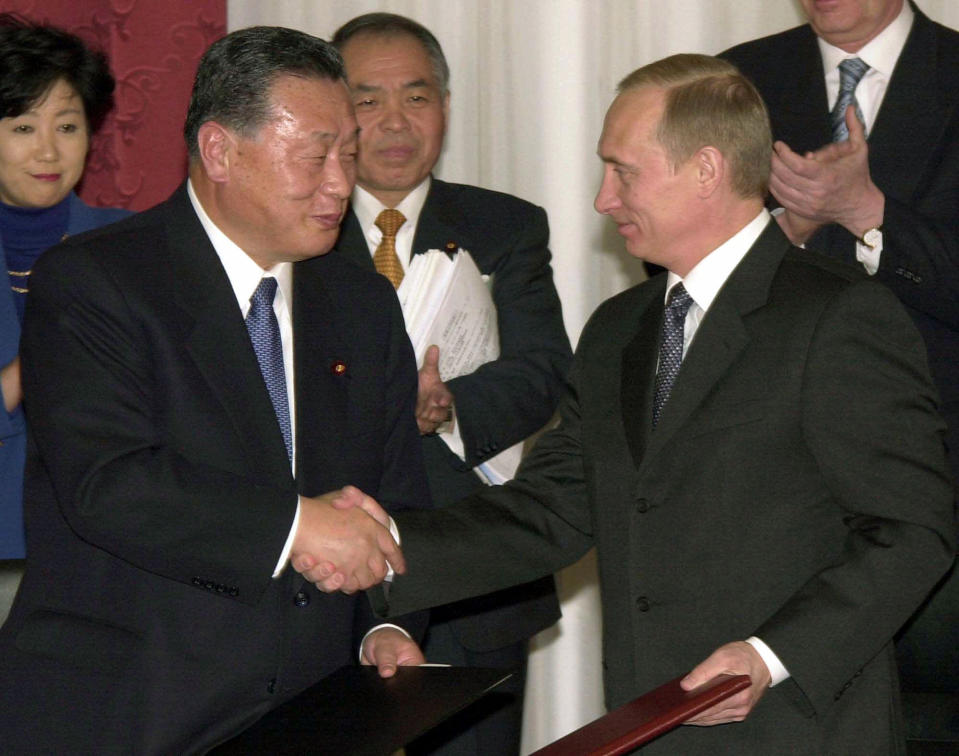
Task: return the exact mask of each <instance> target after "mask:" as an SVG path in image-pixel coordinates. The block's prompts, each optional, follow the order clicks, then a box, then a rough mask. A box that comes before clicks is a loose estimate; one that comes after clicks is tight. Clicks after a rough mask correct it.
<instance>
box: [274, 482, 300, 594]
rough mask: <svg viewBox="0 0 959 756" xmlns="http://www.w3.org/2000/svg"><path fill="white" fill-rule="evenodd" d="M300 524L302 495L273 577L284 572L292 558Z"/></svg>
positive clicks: (297, 502) (297, 503)
mask: <svg viewBox="0 0 959 756" xmlns="http://www.w3.org/2000/svg"><path fill="white" fill-rule="evenodd" d="M299 524H300V497H299V496H297V497H296V514H294V515H293V525H292V526H291V527H290V533H289V535H287V537H286V543H284V544H283V551H281V552H280V561H279V562H277V563H276V569H274V570H273V578H274V579H276V578H278V577H279V576H280V575H282V574H283V569H284V568H285V567H286V563H287V562H288V561H289V560H290V552H291V551H292V550H293V537H294V536H295V535H296V526H297V525H299Z"/></svg>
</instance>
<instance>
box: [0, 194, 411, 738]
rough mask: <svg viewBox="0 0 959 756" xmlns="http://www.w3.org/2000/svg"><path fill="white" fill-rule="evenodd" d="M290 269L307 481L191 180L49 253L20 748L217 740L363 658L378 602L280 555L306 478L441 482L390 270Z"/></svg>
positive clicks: (10, 698) (11, 675)
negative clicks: (423, 448)
mask: <svg viewBox="0 0 959 756" xmlns="http://www.w3.org/2000/svg"><path fill="white" fill-rule="evenodd" d="M293 279H294V301H293V308H294V311H293V322H294V329H295V347H294V348H295V370H296V376H295V379H296V386H297V393H296V412H297V440H296V441H297V446H296V456H297V468H298V470H297V478H296V480H294V478H293V476H292V475H291V472H290V465H289V462H288V459H287V454H286V451H285V448H284V445H283V440H282V436H281V434H280V431H279V426H278V424H277V422H276V417H275V415H274V413H273V409H272V405H271V403H270V399H269V395H268V393H267V391H266V387H265V384H264V382H263V379H262V377H261V375H260V372H259V368H258V366H257V363H256V358H255V355H254V352H253V348H252V345H251V343H250V340H249V337H248V335H247V332H246V327H245V325H244V322H243V319H242V316H241V314H240V310H239V308H238V307H237V304H236V298H235V295H234V293H233V289H232V288H231V286H230V283H229V281H228V279H227V277H226V274H225V273H224V271H223V268H222V266H221V264H220V262H219V259H218V258H217V256H216V253H215V252H214V250H213V248H212V246H211V245H210V243H209V240H208V238H207V236H206V234H205V233H204V231H203V229H202V227H201V225H200V223H199V220H198V219H197V217H196V214H195V213H194V211H193V209H192V207H191V206H190V203H189V199H188V197H187V195H186V191H185V189H184V188H182V187H181V188H180V189H179V190H178V191H177V192H176V193H175V194H174V195H173V197H172V198H171V199H170V200H168V201H167V202H166V203H164V204H161V205H159V206H158V207H156V208H154V209H153V210H150V211H147V212H145V213H141V214H140V215H137V216H134V217H133V218H131V219H128V220H126V221H123V222H121V223H120V224H117V225H115V226H112V227H110V228H108V229H102V230H100V231H95V232H92V233H90V234H86V235H82V236H78V237H73V238H71V239H69V240H67V242H66V243H64V244H61V245H59V246H58V247H56V248H54V249H53V250H51V251H49V252H48V253H46V254H45V255H44V257H43V258H42V260H41V261H40V263H39V264H38V265H37V267H36V269H35V271H34V274H33V277H32V290H31V293H30V300H29V303H28V306H27V317H26V322H25V328H24V335H23V351H22V354H23V368H24V383H25V393H26V394H27V395H28V396H29V400H28V402H27V406H26V410H27V417H28V421H29V424H30V429H31V438H32V439H33V442H34V443H33V444H32V448H31V453H30V455H28V465H27V484H26V498H25V500H26V502H27V508H26V519H27V538H28V553H29V554H30V559H29V562H28V566H27V571H26V575H25V577H24V579H23V583H22V586H21V589H20V592H19V595H18V597H17V600H16V602H15V604H14V607H13V610H12V613H11V615H10V618H9V620H8V622H7V623H6V624H5V625H4V627H3V628H2V630H0V742H2V743H3V744H4V749H8V750H12V751H14V752H16V751H18V750H26V751H31V752H33V751H42V752H49V753H79V752H91V753H115V752H129V753H138V754H140V753H164V754H166V753H184V752H195V751H203V750H205V749H206V748H209V747H210V746H212V745H213V744H215V743H217V742H218V741H219V740H221V739H223V738H224V737H226V736H227V735H229V734H230V733H233V732H235V731H236V730H237V729H238V727H240V726H241V725H245V724H249V723H250V722H251V721H252V720H253V719H255V718H256V717H258V716H259V715H261V714H263V713H264V712H265V711H266V710H268V709H269V708H271V707H273V706H275V705H277V704H278V703H280V702H281V701H282V700H284V699H285V698H287V697H289V696H291V695H292V694H293V693H295V692H297V691H299V690H301V689H302V688H304V687H306V686H308V685H310V684H312V683H313V682H315V681H316V680H318V679H319V678H320V677H322V676H323V675H325V674H327V673H329V672H331V671H332V670H334V669H336V668H338V667H340V666H342V665H344V664H351V663H356V659H357V657H356V652H357V648H358V640H359V638H360V637H361V635H362V633H363V632H365V631H366V630H367V629H368V628H369V627H370V626H371V624H372V618H371V616H370V613H369V611H368V602H367V601H365V600H360V599H358V598H356V597H348V596H344V595H339V594H338V595H325V594H321V593H319V592H318V591H316V590H315V589H314V588H313V587H312V586H311V585H309V584H307V583H305V582H304V580H303V579H302V578H301V577H300V576H299V575H297V573H295V572H294V571H293V570H292V569H290V568H287V570H286V571H285V572H284V574H283V575H282V576H281V577H280V578H279V579H276V580H274V579H271V574H272V572H273V570H274V567H275V565H276V561H277V559H278V558H279V555H280V553H281V551H282V549H283V545H284V542H285V540H286V538H287V535H288V533H289V530H290V526H291V523H292V520H293V513H294V509H295V507H296V501H297V494H298V493H300V494H305V495H318V494H321V493H324V492H327V491H330V490H333V489H335V488H338V487H340V486H342V485H344V484H348V483H350V484H354V485H357V486H359V487H360V488H361V489H363V490H365V491H367V492H369V493H370V494H372V495H373V496H375V497H376V498H377V499H379V500H380V501H383V502H384V503H386V504H388V505H389V504H393V505H398V506H402V505H404V504H408V503H423V502H426V501H427V498H428V493H427V490H426V481H425V473H424V471H423V464H422V458H421V455H420V445H419V443H418V442H417V430H416V426H415V423H414V421H413V406H414V401H415V393H416V375H415V366H414V364H413V357H412V350H411V349H410V346H409V341H408V339H407V337H406V334H405V330H404V327H403V320H402V313H401V312H400V309H399V306H398V304H397V303H396V297H395V295H394V293H393V291H392V290H391V288H390V286H389V284H388V283H386V282H385V281H384V280H383V279H381V278H380V277H377V276H375V275H370V274H368V273H366V272H364V271H360V270H359V269H357V268H356V267H355V266H352V265H349V264H346V263H344V262H343V261H341V260H339V259H337V258H333V257H329V256H327V257H321V258H317V259H314V260H311V261H308V262H303V263H296V264H295V266H294V275H293ZM337 362H342V363H343V364H345V365H346V371H345V372H338V371H336V370H334V369H333V366H334V364H335V363H337Z"/></svg>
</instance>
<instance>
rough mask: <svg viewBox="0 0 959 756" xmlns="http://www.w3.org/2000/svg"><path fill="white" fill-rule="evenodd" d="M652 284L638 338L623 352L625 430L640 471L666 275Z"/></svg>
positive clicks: (650, 414)
mask: <svg viewBox="0 0 959 756" xmlns="http://www.w3.org/2000/svg"><path fill="white" fill-rule="evenodd" d="M660 278H661V279H662V280H661V281H660V282H659V283H657V284H655V285H653V284H650V288H651V289H652V293H651V295H650V296H649V297H647V299H646V306H645V308H642V309H641V311H640V313H639V319H638V321H637V328H636V335H635V336H634V337H633V339H632V341H630V342H629V343H628V344H627V345H626V347H625V349H623V358H622V374H621V377H620V381H621V384H620V392H619V394H620V397H621V402H622V417H623V430H624V432H625V434H626V443H627V444H628V445H629V451H630V454H632V456H633V463H634V464H635V465H636V467H639V465H640V463H641V462H642V460H643V457H644V455H645V453H646V444H647V443H648V441H649V434H650V432H651V431H652V417H653V385H654V383H655V378H656V361H657V359H658V357H659V336H660V332H661V331H662V327H663V298H664V296H665V293H666V275H665V274H663V275H661V276H660Z"/></svg>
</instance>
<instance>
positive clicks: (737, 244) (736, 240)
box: [665, 208, 772, 312]
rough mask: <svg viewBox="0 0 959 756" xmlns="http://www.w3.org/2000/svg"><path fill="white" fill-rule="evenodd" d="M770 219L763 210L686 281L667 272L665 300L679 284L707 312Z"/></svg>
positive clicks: (699, 265)
mask: <svg viewBox="0 0 959 756" xmlns="http://www.w3.org/2000/svg"><path fill="white" fill-rule="evenodd" d="M771 220H772V216H771V215H770V214H769V211H768V210H766V208H763V209H762V210H761V211H760V212H759V215H757V216H756V217H755V218H753V219H752V220H751V221H750V222H749V223H747V224H746V225H745V226H743V227H742V228H741V229H740V230H739V231H737V232H736V233H735V235H733V236H731V237H730V238H729V239H727V240H726V241H724V242H723V243H722V244H720V245H719V246H718V247H716V249H714V250H713V251H712V252H710V253H709V254H708V255H706V256H705V257H704V258H703V259H702V260H700V261H699V262H698V263H697V264H696V267H694V268H693V269H692V270H691V271H689V273H687V274H686V277H685V278H680V277H679V276H678V275H676V274H675V273H673V272H672V271H670V272H669V274H668V276H667V277H666V299H665V301H667V302H668V301H669V292H670V291H672V288H673V286H675V285H676V284H678V283H679V282H680V281H682V283H683V286H685V287H686V291H687V292H688V293H689V296H691V297H692V298H693V302H695V303H696V304H697V305H698V306H699V308H700V309H701V310H702V311H703V312H706V311H707V310H708V309H709V307H710V305H712V303H713V300H714V299H715V298H716V295H717V294H718V293H719V290H720V289H721V288H722V287H723V284H725V283H726V279H728V278H729V276H730V275H731V274H732V272H733V270H734V269H735V268H736V266H737V265H739V263H740V261H741V260H742V259H743V258H744V257H745V256H746V253H747V252H748V251H749V250H750V248H751V247H752V246H753V244H754V243H755V242H756V239H758V238H759V235H760V234H761V233H762V232H763V230H764V229H765V228H766V226H767V225H768V224H769V222H770V221H771Z"/></svg>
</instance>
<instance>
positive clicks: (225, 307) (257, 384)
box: [167, 188, 290, 478]
mask: <svg viewBox="0 0 959 756" xmlns="http://www.w3.org/2000/svg"><path fill="white" fill-rule="evenodd" d="M170 203H171V211H172V212H171V218H170V220H169V222H168V227H167V228H168V238H169V242H170V243H169V251H170V259H171V268H172V270H173V273H174V276H175V280H176V281H177V282H178V283H179V287H178V289H177V292H176V295H175V296H176V303H177V304H178V305H179V307H180V308H181V310H182V311H183V312H184V313H186V315H187V316H188V318H189V321H190V322H189V323H188V325H187V329H188V332H187V334H186V342H185V343H186V349H187V351H188V352H189V353H190V355H191V356H192V358H193V360H194V362H195V363H196V366H197V368H198V369H199V371H200V373H201V374H202V375H203V377H204V379H205V380H206V382H207V384H208V385H209V387H210V389H211V390H212V392H213V393H214V394H215V395H216V397H217V399H218V400H219V402H220V404H221V405H222V406H223V408H224V409H225V410H226V413H227V415H228V416H229V417H230V420H231V421H232V423H233V426H234V429H235V431H236V433H237V435H238V436H239V438H240V439H241V442H242V444H243V447H244V449H245V451H246V453H247V455H248V459H249V460H250V469H251V470H259V471H263V472H264V473H265V474H267V475H268V476H270V477H271V478H272V477H276V478H283V477H286V478H288V477H289V475H290V463H289V460H288V458H287V455H286V447H285V446H284V444H283V436H282V434H281V433H280V429H279V425H278V424H277V421H276V415H275V413H274V411H273V405H272V403H271V402H270V397H269V393H268V392H267V390H266V385H265V384H264V383H263V377H262V376H261V374H260V369H259V366H258V365H257V362H256V355H255V353H254V352H253V345H252V344H251V343H250V338H249V335H248V333H247V330H246V326H245V324H244V323H243V318H242V317H241V316H240V310H239V308H238V307H237V303H236V296H235V295H234V293H233V288H232V287H231V286H230V281H229V279H228V278H227V276H226V273H225V272H224V270H223V266H222V265H221V264H220V260H219V258H218V257H217V255H216V252H215V251H214V249H213V246H212V245H211V244H210V241H209V238H208V237H207V235H206V232H205V231H204V230H203V227H202V226H201V225H200V221H199V219H198V218H197V216H196V213H195V212H194V210H193V207H192V205H191V204H190V201H189V198H188V197H187V194H186V190H185V188H183V189H181V190H180V191H179V192H178V193H177V194H176V195H174V197H173V198H172V199H171V201H170ZM183 390H185V391H186V390H189V388H188V387H184V388H183Z"/></svg>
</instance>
